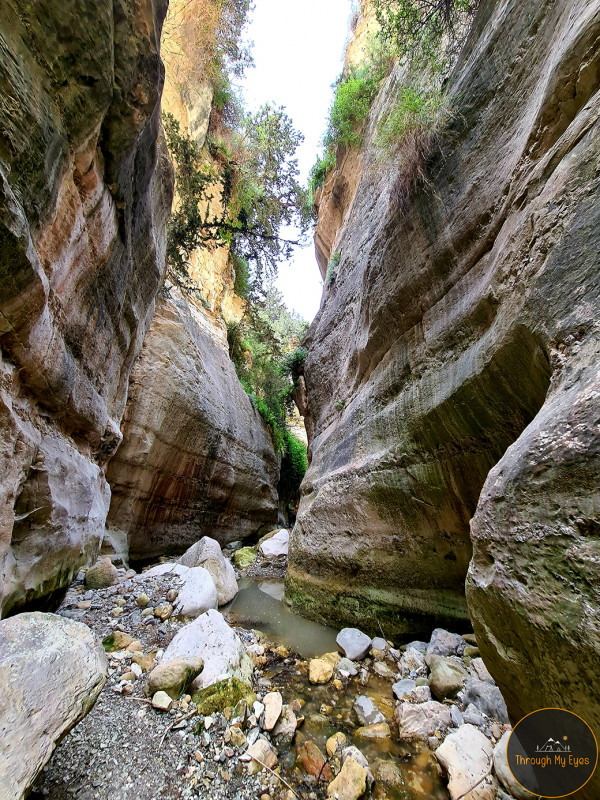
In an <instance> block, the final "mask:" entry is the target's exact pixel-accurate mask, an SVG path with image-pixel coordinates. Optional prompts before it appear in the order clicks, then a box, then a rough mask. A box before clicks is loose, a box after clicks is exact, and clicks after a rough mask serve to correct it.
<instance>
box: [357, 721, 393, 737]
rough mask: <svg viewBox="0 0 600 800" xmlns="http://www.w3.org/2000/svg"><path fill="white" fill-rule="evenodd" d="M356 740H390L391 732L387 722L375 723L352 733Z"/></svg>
mask: <svg viewBox="0 0 600 800" xmlns="http://www.w3.org/2000/svg"><path fill="white" fill-rule="evenodd" d="M354 735H355V736H356V737H357V738H358V739H390V738H391V735H392V734H391V731H390V726H389V725H388V724H387V722H376V723H375V724H373V725H363V726H361V727H360V728H357V729H356V730H355V731H354Z"/></svg>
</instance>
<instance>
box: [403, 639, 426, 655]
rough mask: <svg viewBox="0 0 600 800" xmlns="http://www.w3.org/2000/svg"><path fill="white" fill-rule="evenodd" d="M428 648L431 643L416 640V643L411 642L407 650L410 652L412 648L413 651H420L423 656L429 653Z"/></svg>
mask: <svg viewBox="0 0 600 800" xmlns="http://www.w3.org/2000/svg"><path fill="white" fill-rule="evenodd" d="M428 646H429V642H419V641H417V640H415V641H414V642H409V643H408V644H407V645H406V649H407V650H408V648H409V647H410V648H412V649H413V650H418V652H419V653H423V655H425V653H426V652H427V647H428Z"/></svg>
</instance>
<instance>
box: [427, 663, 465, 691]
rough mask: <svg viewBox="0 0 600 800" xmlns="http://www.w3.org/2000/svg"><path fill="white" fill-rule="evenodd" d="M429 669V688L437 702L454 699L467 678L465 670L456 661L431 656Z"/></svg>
mask: <svg viewBox="0 0 600 800" xmlns="http://www.w3.org/2000/svg"><path fill="white" fill-rule="evenodd" d="M429 668H430V669H431V675H430V676H429V688H430V689H431V691H432V693H433V695H434V696H435V697H437V699H438V700H446V698H453V697H456V695H457V694H458V692H459V691H460V690H461V689H462V688H463V683H464V681H465V680H466V678H467V677H468V672H467V670H466V668H465V667H464V665H463V664H462V663H461V662H459V660H458V659H452V658H444V657H443V656H431V657H430V658H429Z"/></svg>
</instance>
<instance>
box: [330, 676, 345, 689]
mask: <svg viewBox="0 0 600 800" xmlns="http://www.w3.org/2000/svg"><path fill="white" fill-rule="evenodd" d="M333 685H334V686H335V688H336V689H337V690H338V692H341V691H342V689H343V688H344V684H343V683H342V682H341V680H340V679H339V678H335V679H334V681H333Z"/></svg>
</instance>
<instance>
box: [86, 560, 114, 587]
mask: <svg viewBox="0 0 600 800" xmlns="http://www.w3.org/2000/svg"><path fill="white" fill-rule="evenodd" d="M118 581H119V573H118V572H117V568H116V567H115V566H114V564H113V563H112V561H111V560H110V557H109V556H106V557H105V558H101V559H99V560H98V561H96V563H95V564H94V566H93V567H90V568H89V569H88V570H87V572H86V573H85V585H86V586H88V587H89V588H90V589H106V587H107V586H114V585H115V583H118Z"/></svg>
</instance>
